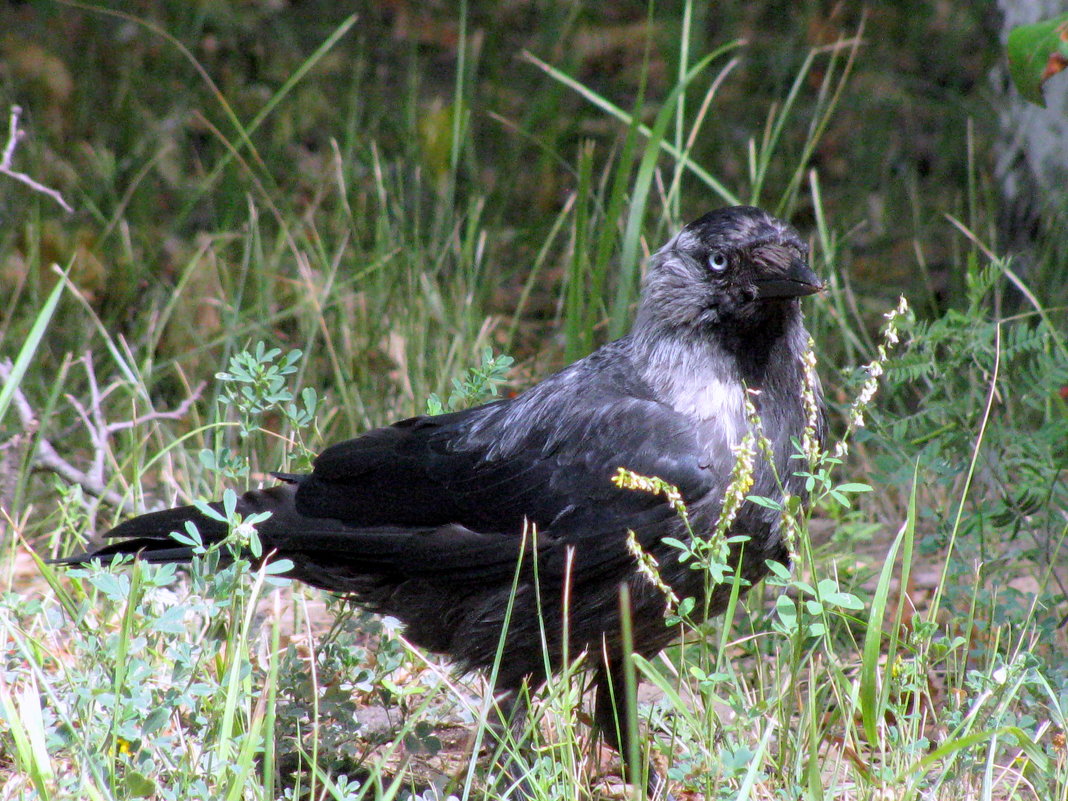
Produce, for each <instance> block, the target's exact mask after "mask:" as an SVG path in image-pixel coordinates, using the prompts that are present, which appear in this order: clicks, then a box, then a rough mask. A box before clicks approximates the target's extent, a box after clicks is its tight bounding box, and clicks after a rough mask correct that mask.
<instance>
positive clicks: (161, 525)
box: [53, 484, 296, 565]
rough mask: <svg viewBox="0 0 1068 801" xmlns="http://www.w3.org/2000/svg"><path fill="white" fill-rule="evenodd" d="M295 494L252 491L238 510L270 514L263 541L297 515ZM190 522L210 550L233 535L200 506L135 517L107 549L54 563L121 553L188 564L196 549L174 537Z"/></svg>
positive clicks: (113, 534)
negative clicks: (265, 536)
mask: <svg viewBox="0 0 1068 801" xmlns="http://www.w3.org/2000/svg"><path fill="white" fill-rule="evenodd" d="M295 490H296V488H295V487H294V486H293V485H291V484H280V485H278V486H274V487H269V488H267V489H261V490H252V491H250V492H246V493H245V494H244V495H242V496H241V497H240V498H239V499H238V501H237V507H236V511H237V513H238V514H239V515H241V517H242V518H247V517H249V516H250V515H252V514H256V513H259V512H270V513H271V517H270V518H268V520H267V521H265V522H264V523H262V524H260V526H258V527H257V530H258V531H259V532H260V534H261V539H262V538H263V537H264V535H267V536H268V537H270V535H272V534H275V533H277V532H279V531H280V530H281V526H282V525H284V522H283V521H284V520H286V519H288V518H292V516H293V515H295V514H296V509H295V507H294V502H293V498H294V495H295ZM208 506H209V507H210V508H211V509H213V510H215V511H216V512H218V513H219V514H220V516H221V515H222V514H223V504H222V503H221V502H215V503H211V504H208ZM272 519H274V522H273V523H272V522H271V520H272ZM188 523H192V524H193V525H195V526H196V529H197V532H198V533H199V535H200V539H201V541H202V542H203V544H204V545H205V546H211V545H215V544H218V543H220V542H222V541H223V539H225V538H226V536H227V534H228V533H229V527H228V525H227V524H226V523H225V522H223V521H222V520H219V519H217V518H214V517H210V516H208V515H206V514H204V512H202V511H201V510H200V509H198V508H197V507H196V506H178V507H176V508H174V509H163V510H160V511H158V512H149V513H148V514H143V515H140V516H138V517H134V518H131V519H130V520H127V521H125V522H123V523H120V524H119V525H117V526H116V527H115V528H113V529H111V530H110V531H109V532H107V533H106V534H105V535H104V538H105V539H106V540H110V542H109V543H108V544H107V545H103V546H101V547H99V548H95V549H90V550H87V551H84V552H82V553H76V554H72V555H71V556H66V557H63V558H61V559H55V560H53V561H54V563H56V564H63V565H83V564H88V563H89V562H92V561H94V560H101V561H109V560H110V559H111V557H113V556H115V555H116V554H123V555H126V554H128V555H131V556H137V557H138V558H139V559H144V560H145V561H147V562H156V563H165V562H188V561H189V560H191V559H192V558H193V555H194V552H193V548H192V546H190V545H186V544H184V543H183V542H181V541H179V540H178V539H176V538H175V537H174V536H173V534H175V533H179V534H187V524H188ZM265 550H266V549H265Z"/></svg>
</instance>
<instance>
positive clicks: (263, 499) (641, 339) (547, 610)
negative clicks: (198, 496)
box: [63, 206, 823, 794]
mask: <svg viewBox="0 0 1068 801" xmlns="http://www.w3.org/2000/svg"><path fill="white" fill-rule="evenodd" d="M819 289H820V282H819V279H818V278H817V277H816V275H815V274H814V273H813V272H812V270H811V269H810V268H809V266H808V263H807V247H806V245H805V242H804V241H803V240H802V239H801V237H800V236H799V235H798V234H797V232H796V231H795V230H794V229H793V228H792V227H790V226H789V225H787V224H786V223H784V222H782V221H781V220H778V219H776V218H775V217H773V216H771V215H769V214H767V213H766V212H764V211H762V210H760V209H758V208H754V207H751V206H736V207H730V208H724V209H720V210H718V211H713V212H711V213H709V214H706V215H704V216H703V217H701V218H700V219H698V220H696V221H694V222H692V223H690V224H689V225H687V226H686V227H685V228H683V229H682V230H681V231H680V232H679V233H678V234H677V235H676V236H675V237H674V238H672V239H671V240H670V241H669V242H668V243H667V244H666V245H664V247H663V248H661V249H660V250H659V251H658V252H657V253H656V254H655V255H654V256H653V257H652V259H651V262H650V264H649V267H648V270H647V274H646V276H645V280H644V285H643V291H642V296H641V301H640V304H639V306H638V310H637V317H636V320H635V323H634V327H633V330H632V331H631V332H630V334H628V335H627V336H624V337H623V338H622V339H619V340H616V341H614V342H610V343H609V344H607V345H604V346H603V347H601V348H600V349H598V350H596V351H595V352H593V353H591V354H590V355H589V356H587V357H585V358H584V359H581V360H580V361H578V362H576V363H574V364H572V365H571V366H569V367H567V368H565V369H564V370H561V371H560V372H558V373H556V374H555V375H552V376H550V377H549V378H547V379H545V380H544V381H542V382H541V383H539V384H537V385H535V386H533V387H531V388H530V389H528V390H526V391H525V392H523V393H522V394H520V395H518V396H517V397H514V398H507V399H503V400H497V401H494V402H492V403H487V404H485V405H483V406H479V407H477V408H472V409H467V410H465V411H459V412H452V413H448V414H441V415H437V416H423V417H413V418H411V419H408V420H403V421H401V422H399V423H396V424H394V425H391V426H387V427H385V428H379V429H375V430H373V431H370V432H368V433H366V434H364V435H363V436H360V437H357V438H356V439H352V440H348V441H347V442H341V443H338V444H336V445H333V446H331V447H328V448H327V449H326V450H324V451H323V452H322V453H321V454H320V455H319V457H318V458H317V459H316V460H315V464H314V468H313V470H312V472H311V473H309V474H306V475H282V474H279V475H278V478H279V479H280V480H281V481H282V482H283V483H281V484H278V485H276V486H272V487H268V488H265V489H259V490H253V491H251V492H247V493H245V494H244V495H243V496H242V497H241V499H240V501H239V503H238V506H237V511H238V512H239V513H240V514H242V515H244V516H248V515H250V514H253V513H257V512H265V511H266V512H270V513H271V516H270V518H269V519H267V520H266V521H265V522H263V523H260V524H259V525H258V533H259V537H260V539H261V541H262V544H263V549H264V552H265V553H270V554H275V555H276V556H277V557H278V558H285V559H289V560H291V561H292V563H293V568H292V570H291V571H290V572H289V575H290V576H291V577H293V578H296V579H300V580H301V581H304V582H307V583H309V584H312V585H314V586H316V587H322V588H324V589H327V590H330V591H332V592H337V593H344V594H345V595H347V596H350V597H351V598H353V599H354V600H355V601H356V602H357V603H359V604H361V605H363V606H364V607H366V608H368V609H372V610H375V611H378V612H381V613H383V614H387V615H392V616H394V617H396V618H398V619H399V620H400V621H402V622H403V623H404V624H405V626H406V632H407V637H408V638H409V639H410V640H411V641H412V642H414V643H416V644H417V645H420V646H422V647H423V648H426V649H428V650H430V651H435V652H438V653H441V654H445V655H447V656H448V657H449V658H450V659H451V660H452V661H453V662H455V664H456V665H457V666H458V667H459V669H461V670H464V671H466V670H472V669H476V670H484V671H487V672H488V671H489V670H490V669H491V668H492V667H493V665H494V663H495V661H496V658H497V653H498V646H499V644H500V642H501V638H502V637H503V638H504V643H503V651H502V656H501V658H500V663H499V665H498V669H497V674H496V684H495V692H496V693H497V695H498V698H499V699H500V701H501V703H502V705H503V706H504V707H505V708H506V709H507V708H509V705H515V704H519V703H521V702H520V701H519V698H520V697H521V695H522V692H521V690H522V689H523V688H524V686H527V687H534V686H537V685H538V684H540V683H541V682H543V681H544V680H545V678H546V671H547V670H553V671H555V670H557V669H559V668H560V666H561V661H562V659H563V657H564V654H565V653H567V654H572V655H576V654H579V653H581V652H583V651H585V652H587V653H588V662H587V664H588V666H589V668H590V669H591V670H592V671H593V674H594V675H593V685H594V687H595V688H596V697H595V704H594V710H595V711H594V719H595V721H596V723H597V725H598V727H599V728H600V729H601V731H602V736H603V737H604V738H605V740H606V742H607V743H608V744H609V745H611V746H612V747H614V748H615V749H616V750H617V751H618V750H621V749H622V751H623V753H627V752H628V748H627V747H628V745H629V744H630V742H631V741H630V740H629V739H628V738H629V737H634V736H636V732H633V731H628V728H627V726H626V725H625V724H624V722H623V721H625V719H626V718H625V717H624V716H622V715H621V713H618V712H617V709H619V708H620V704H619V702H620V701H621V699H623V697H624V695H623V660H624V657H625V654H624V652H623V642H622V640H623V637H622V623H621V612H620V608H621V607H620V596H621V588H625V589H626V591H627V593H628V594H629V606H630V618H631V621H630V627H631V637H632V648H633V651H634V652H636V653H638V654H641V655H642V656H645V657H647V658H649V657H652V656H654V655H655V654H656V653H657V652H659V651H660V650H661V649H662V648H664V647H665V646H666V645H667V644H668V643H669V642H670V641H671V640H672V639H673V637H674V636H675V633H676V631H677V629H673V628H671V627H669V626H668V625H667V624H666V622H665V606H666V600H665V592H664V590H663V588H662V587H658V586H656V584H655V583H654V582H653V581H652V580H651V579H650V578H649V576H648V575H646V574H643V573H641V572H640V571H639V563H638V560H637V558H636V555H635V553H634V550H633V546H631V547H628V536H629V535H630V534H631V533H633V538H634V540H636V541H637V543H638V545H640V546H641V549H642V550H644V551H645V552H646V553H647V554H648V555H650V556H652V557H653V558H654V559H655V560H656V561H657V563H658V565H659V575H660V577H661V578H662V579H663V581H664V582H666V583H667V585H670V587H671V589H672V590H673V591H674V593H675V594H676V595H677V596H678V597H679V598H687V597H691V598H696V599H697V604H696V608H697V609H699V610H703V609H705V608H707V609H708V610H709V611H710V613H711V614H713V615H714V614H718V613H719V612H721V611H723V608H724V606H725V605H726V602H727V599H728V597H729V593H730V590H729V585H728V584H726V583H725V584H722V585H720V586H719V587H718V588H717V589H715V590H714V591H713V593H712V597H711V598H709V599H705V598H704V595H705V588H706V586H707V585H706V580H705V578H704V576H703V575H702V574H701V572H700V571H698V570H694V569H692V567H691V565H690V564H689V563H687V561H685V560H684V559H682V558H680V557H681V552H680V550H679V549H678V548H677V547H673V546H672V545H671V544H668V543H665V542H663V539H664V538H665V537H668V538H675V539H677V540H683V541H685V540H686V539H687V538H689V537H691V536H692V535H691V534H690V533H689V531H693V532H694V534H695V535H696V536H698V537H700V536H707V535H708V534H709V533H710V532H712V531H713V530H714V528H715V527H716V524H717V521H718V520H719V518H720V512H721V508H722V505H723V500H724V494H725V492H726V491H727V489H728V486H729V484H730V475H731V471H732V468H733V467H734V465H735V450H734V449H735V447H736V446H737V445H738V444H739V442H740V441H741V439H742V437H743V436H744V435H745V434H746V432H748V431H750V429H751V428H752V427H753V422H752V420H751V418H750V416H749V415H748V414H747V411H746V399H747V397H748V399H749V400H750V401H751V402H752V404H753V406H755V408H756V411H757V413H758V415H759V419H760V427H761V429H762V431H763V435H764V436H766V438H767V440H768V441H769V442H770V444H771V453H772V455H773V459H772V460H771V461H772V462H773V463H771V464H769V462H768V460H767V459H766V457H765V455H764V454H762V453H760V452H759V450H758V454H757V458H756V461H755V464H754V466H753V483H752V487H751V489H750V490H749V492H750V494H753V495H758V496H766V497H774V498H781V497H782V496H783V493H784V492H785V493H790V494H792V495H795V496H800V497H802V498H804V497H805V491H804V480H803V479H802V478H800V477H798V476H796V475H795V469H796V468H794V467H792V465H793V464H796V462H791V460H790V459H791V456H792V455H793V453H794V450H795V446H794V444H792V441H796V440H800V439H801V437H802V435H803V432H804V430H805V427H806V422H807V421H808V422H809V423H810V424H811V417H812V415H811V412H810V411H806V406H805V403H804V401H803V394H802V388H803V385H804V382H805V374H806V368H805V365H804V362H803V354H804V352H805V351H806V349H807V347H808V338H809V335H808V332H807V331H806V330H805V328H804V324H803V322H802V315H801V307H800V303H799V298H800V297H802V296H804V295H809V294H811V293H813V292H816V291H818V290H819ZM815 393H816V397H817V400H816V403H817V404H821V403H822V399H821V397H820V395H819V388H818V386H817V387H815ZM816 418H817V419H816V421H815V428H816V430H815V431H814V432H812V434H813V435H814V436H815V437H817V438H822V434H823V416H822V412H820V413H819V414H817V415H816ZM621 467H622V468H626V469H627V470H629V471H633V473H636V474H639V475H641V476H649V477H657V478H660V479H662V480H663V481H664V482H667V484H670V485H673V486H674V487H677V488H678V490H679V491H680V493H681V495H682V499H683V500H684V501H685V504H686V508H687V510H688V516H689V526H690V527H689V528H687V527H686V525H685V524H684V523H683V522H682V520H681V518H680V515H679V514H678V512H677V511H676V509H675V508H674V507H673V506H672V505H671V504H670V503H668V502H667V501H666V500H665V499H664V498H663V497H662V496H661V495H657V494H653V493H650V492H645V491H640V490H636V489H625V488H621V487H620V486H617V484H616V483H613V480H612V479H613V476H615V475H616V474H617V471H618V470H619V468H621ZM216 507H219V508H221V505H220V504H216ZM189 521H192V522H193V523H195V524H196V526H197V528H198V530H199V532H200V534H201V535H202V537H203V539H204V541H205V542H206V543H210V542H217V541H219V540H220V539H221V538H223V537H225V536H226V535H227V530H226V526H225V525H224V524H221V523H219V522H217V521H215V520H212V519H210V518H208V517H207V516H205V515H203V514H201V513H200V512H198V511H197V510H196V509H195V508H194V507H193V506H183V507H180V508H176V509H169V510H165V511H160V512H153V513H150V514H146V515H142V516H140V517H136V518H133V519H132V520H128V521H126V522H124V523H122V524H121V525H119V526H117V527H116V528H115V529H113V530H112V531H110V532H109V533H108V534H107V535H106V536H107V537H109V538H111V539H114V540H116V541H115V542H113V543H111V544H109V545H106V546H104V547H102V548H100V549H99V550H96V551H93V552H90V553H83V554H79V555H76V556H73V557H69V558H68V559H66V560H63V561H66V562H68V563H84V562H87V561H89V560H92V559H105V558H109V557H111V556H112V555H114V554H136V555H137V556H139V557H140V558H142V559H145V560H147V561H150V562H183V561H188V560H189V559H190V558H191V557H192V551H191V549H189V548H187V547H185V546H183V545H182V544H181V543H179V542H176V541H175V540H174V539H172V538H171V532H174V531H182V530H184V528H185V524H186V523H187V522H189ZM780 526H781V520H780V513H779V512H777V511H775V510H774V509H771V508H768V507H766V506H763V505H758V504H755V503H752V502H749V501H746V502H744V503H743V504H742V506H741V508H740V509H738V511H737V515H736V517H735V518H734V520H733V523H731V525H730V528H729V530H728V534H729V535H731V536H737V537H739V538H742V539H744V542H741V543H736V544H735V545H733V546H731V547H732V551H731V553H732V556H731V558H732V560H733V563H734V564H735V565H736V566H737V564H738V560H740V561H741V565H740V571H739V572H740V575H741V577H742V579H743V585H744V586H746V587H748V586H751V585H752V584H753V583H755V582H757V581H759V580H760V579H761V578H762V577H764V575H765V574H766V573H767V572H768V567H767V563H768V561H769V560H772V561H775V562H779V563H783V564H786V563H787V562H788V561H789V555H788V551H787V547H786V545H785V544H784V542H783V537H782V535H781V532H780ZM517 576H518V583H517V585H516V586H515V589H514V597H513V596H512V594H513V584H514V583H515V581H516V577H517ZM743 591H744V589H743ZM706 602H707V603H706ZM565 616H566V618H567V619H566V621H565ZM506 617H507V618H508V619H507V627H506V626H505V622H506ZM565 632H566V633H567V637H568V638H569V641H568V643H567V644H566V646H565V643H564V642H563V637H564V633H565ZM512 711H513V712H515V714H516V715H517V716H518V715H519V714H521V713H520V712H518V711H516V710H515V709H514V708H513V709H512ZM649 787H650V790H651V791H652V793H653V794H658V793H662V792H664V790H663V783H662V780H661V779H660V778H659V777H658V776H657V775H656V774H655V772H653V774H652V775H651V777H650V781H649Z"/></svg>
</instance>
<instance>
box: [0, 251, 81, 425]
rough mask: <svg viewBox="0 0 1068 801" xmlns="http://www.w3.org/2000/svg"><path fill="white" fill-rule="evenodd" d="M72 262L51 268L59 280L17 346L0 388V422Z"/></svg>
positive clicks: (42, 337) (43, 329) (39, 341)
mask: <svg viewBox="0 0 1068 801" xmlns="http://www.w3.org/2000/svg"><path fill="white" fill-rule="evenodd" d="M73 264H74V261H73V259H72V260H71V262H70V263H69V264H68V265H67V268H66V269H65V270H63V271H62V272H60V270H59V267H58V266H57V265H53V269H54V270H55V271H56V272H60V280H58V281H57V282H56V285H55V286H54V287H52V291H51V292H49V293H48V297H47V298H46V299H45V302H44V305H43V306H41V310H40V311H39V312H37V317H36V318H34V321H33V325H32V326H31V327H30V332H29V334H27V335H26V340H25V341H24V342H23V343H22V347H21V348H19V355H18V356H16V357H15V363H14V365H12V367H11V375H10V376H8V379H7V381H5V382H4V386H3V387H2V388H0V424H2V423H3V422H4V416H5V415H6V414H7V410H8V408H9V407H10V406H11V399H12V398H13V397H15V390H16V389H18V386H19V384H20V383H21V382H22V379H23V376H25V375H26V370H27V368H28V367H29V366H30V362H32V361H33V357H34V354H36V353H37V347H38V346H39V345H40V344H41V340H42V339H44V335H45V331H47V330H48V325H49V323H51V322H52V315H53V314H55V311H56V306H57V305H58V304H59V296H60V295H61V294H63V287H64V286H65V282H66V279H67V276H68V275H69V274H70V269H71V267H72V266H73Z"/></svg>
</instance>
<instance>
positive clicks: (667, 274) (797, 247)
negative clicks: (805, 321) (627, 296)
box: [638, 206, 822, 333]
mask: <svg viewBox="0 0 1068 801" xmlns="http://www.w3.org/2000/svg"><path fill="white" fill-rule="evenodd" d="M820 289H822V285H821V283H820V280H819V278H818V277H817V276H816V274H815V273H814V272H812V269H811V268H810V267H809V266H808V247H807V246H806V244H805V242H804V240H802V239H801V237H800V235H798V233H797V231H795V230H794V229H793V228H792V227H791V226H790V225H788V224H786V223H784V222H783V221H782V220H779V219H777V218H775V217H772V216H771V215H770V214H768V213H767V212H765V211H762V210H761V209H758V208H755V207H753V206H731V207H728V208H723V209H718V210H716V211H713V212H709V213H708V214H706V215H704V216H703V217H701V218H700V219H698V220H695V221H694V222H692V223H690V224H689V225H687V226H686V227H685V228H683V229H682V230H681V231H680V232H679V233H678V234H677V235H676V236H675V237H674V238H673V239H672V240H671V241H670V242H668V243H667V244H666V245H665V246H664V247H663V248H661V249H660V250H659V251H658V252H657V253H656V254H655V255H654V257H653V259H652V261H651V263H650V266H649V270H648V272H647V274H646V277H645V284H644V288H643V296H642V303H641V307H640V309H639V314H638V325H639V327H646V326H655V327H657V328H664V327H666V328H669V329H693V328H704V327H707V326H714V327H717V328H727V329H734V330H736V331H738V332H739V333H741V332H745V331H748V330H753V329H759V328H762V327H764V326H766V325H767V324H768V323H769V322H778V321H785V319H786V318H789V317H793V316H799V311H798V310H797V309H798V305H799V304H798V302H797V299H798V298H800V297H802V296H803V295H810V294H812V293H813V292H818V291H819V290H820Z"/></svg>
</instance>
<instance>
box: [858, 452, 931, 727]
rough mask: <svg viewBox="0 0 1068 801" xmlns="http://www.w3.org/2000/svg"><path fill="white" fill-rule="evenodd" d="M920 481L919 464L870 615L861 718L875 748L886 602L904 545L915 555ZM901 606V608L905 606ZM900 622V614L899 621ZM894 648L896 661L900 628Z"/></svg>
mask: <svg viewBox="0 0 1068 801" xmlns="http://www.w3.org/2000/svg"><path fill="white" fill-rule="evenodd" d="M918 480H919V462H917V463H916V467H915V468H914V470H913V474H912V492H911V493H910V494H909V506H908V512H907V514H906V517H905V524H904V525H903V526H902V527H901V530H900V531H899V532H898V534H897V537H896V538H895V539H894V543H893V545H891V546H890V550H889V551H888V552H887V554H886V560H885V562H884V563H883V569H882V572H881V573H880V575H879V583H878V585H877V586H876V588H875V597H874V598H873V599H872V603H871V614H870V615H869V616H868V630H867V631H866V632H865V634H864V651H863V659H862V663H861V672H860V709H861V717H862V719H863V721H864V733H865V734H866V735H867V737H868V741H869V743H871V745H872V746H874V745H875V743H876V742H878V732H877V724H878V719H879V714H880V712H881V710H882V709H883V706H884V705H885V698H886V694H887V692H889V688H888V687H886V686H885V683H884V686H883V688H882V692H880V690H879V656H880V653H881V648H882V640H883V620H884V619H885V617H886V602H887V597H888V596H889V594H890V579H891V577H892V576H893V574H894V563H895V562H896V561H897V552H898V549H899V548H900V547H901V545H902V543H906V545H905V549H906V554H907V556H908V557H911V555H912V542H913V539H914V538H915V535H916V485H917V482H918ZM907 571H908V565H907V561H906V565H905V566H904V567H903V568H902V582H901V587H900V591H901V595H902V601H901V603H903V601H904V595H905V593H906V584H905V582H906V580H907ZM901 603H899V607H900V605H901ZM898 620H900V613H899V618H898ZM889 637H890V642H891V648H890V649H889V650H890V653H889V654H888V658H889V659H890V660H893V658H894V654H893V651H894V650H896V649H895V648H894V647H893V646H894V644H895V643H896V641H897V627H896V626H895V627H894V630H893V631H891V632H890V635H889ZM891 667H892V662H888V663H887V667H886V669H887V672H888V673H889V671H890V669H891Z"/></svg>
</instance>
